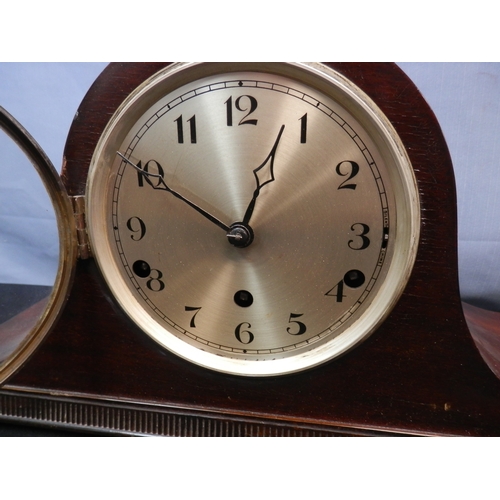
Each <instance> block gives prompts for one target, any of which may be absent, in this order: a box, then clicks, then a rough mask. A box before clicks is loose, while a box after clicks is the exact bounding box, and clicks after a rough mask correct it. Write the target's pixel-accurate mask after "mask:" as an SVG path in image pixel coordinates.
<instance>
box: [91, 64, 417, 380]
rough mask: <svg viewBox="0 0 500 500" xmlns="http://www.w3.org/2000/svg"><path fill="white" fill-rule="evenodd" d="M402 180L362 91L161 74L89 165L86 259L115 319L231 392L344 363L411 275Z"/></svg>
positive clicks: (253, 71)
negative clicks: (218, 378) (90, 255)
mask: <svg viewBox="0 0 500 500" xmlns="http://www.w3.org/2000/svg"><path fill="white" fill-rule="evenodd" d="M418 214H419V207H418V196H417V190H416V184H415V179H414V176H413V170H412V167H411V165H410V163H409V160H408V158H407V156H406V154H405V152H404V147H403V146H402V144H401V143H400V140H399V139H398V137H397V135H396V133H395V131H394V130H393V128H392V126H391V125H390V124H389V122H388V121H387V120H386V119H385V117H384V116H383V115H382V113H381V112H380V111H379V110H378V108H377V107H376V106H375V104H373V102H372V101H370V99H369V98H368V97H367V96H365V95H364V94H363V93H362V92H361V91H360V90H359V89H358V88H356V87H355V86H354V85H352V84H351V83H350V82H348V81H347V80H346V79H345V78H343V77H342V76H341V75H339V74H337V73H335V72H334V71H333V70H331V69H329V68H327V67H325V66H322V65H298V64H297V65H285V64H284V65H262V66H259V65H241V66H238V65H234V64H233V65H224V64H222V65H205V64H180V65H173V66H171V67H168V68H167V69H165V70H164V71H162V72H160V73H158V74H156V75H155V76H153V77H152V78H151V79H150V80H148V81H147V82H145V83H144V84H143V85H142V86H141V87H140V88H138V89H137V90H136V91H135V92H134V93H133V94H132V95H131V96H130V97H129V99H127V100H126V101H125V103H124V104H123V105H122V107H121V108H120V109H119V110H118V111H117V113H116V114H115V115H114V117H113V118H112V119H111V121H110V123H109V124H108V126H107V128H106V130H105V131H104V134H103V136H102V138H101V140H100V142H99V144H98V147H97V149H96V151H95V153H94V157H93V160H92V164H91V167H90V174H89V180H88V189H87V218H88V229H89V234H90V238H91V244H92V248H93V251H94V254H95V256H96V258H97V260H98V263H99V266H100V268H101V270H102V272H103V274H104V276H105V278H106V280H107V282H108V284H109V286H110V289H111V291H112V293H113V294H114V296H115V297H116V299H117V300H118V302H119V303H120V305H121V306H122V308H123V309H124V310H125V311H126V312H127V313H128V315H129V316H130V317H131V318H132V319H133V320H134V321H135V322H136V323H137V325H138V326H139V327H140V328H141V329H142V330H144V332H146V333H147V334H148V335H150V336H151V337H152V338H153V339H154V340H156V341H157V342H158V343H159V344H161V345H162V346H164V347H165V348H167V349H169V350H171V351H173V352H174V353H176V354H178V355H180V356H182V357H183V358H185V359H187V360H189V361H191V362H194V363H196V364H199V365H202V366H205V367H207V368H211V369H214V370H218V371H222V372H227V373H233V374H239V375H254V376H258V375H276V374H284V373H291V372H295V371H299V370H303V369H306V368H308V367H311V366H315V365H318V364H320V363H322V362H325V361H327V360H330V359H332V358H334V357H336V356H338V355H340V354H342V353H344V352H345V351H347V350H349V349H350V348H352V347H353V346H355V345H356V344H358V343H359V342H360V341H362V340H363V339H365V338H366V337H367V336H368V335H369V334H371V333H372V332H373V331H374V330H375V329H376V327H377V326H378V325H379V324H380V323H381V322H382V321H383V319H384V318H385V317H386V316H387V314H388V313H389V311H390V309H391V308H392V307H393V305H394V304H395V303H396V301H397V299H398V297H399V296H400V294H401V293H402V290H403V288H404V286H405V284H406V281H407V279H408V276H409V273H410V271H411V267H412V265H413V261H414V257H415V253H416V244H417V240H418V228H419V218H418V217H419V215H418Z"/></svg>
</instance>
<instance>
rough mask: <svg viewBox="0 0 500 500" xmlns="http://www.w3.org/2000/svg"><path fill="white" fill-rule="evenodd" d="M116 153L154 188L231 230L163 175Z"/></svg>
mask: <svg viewBox="0 0 500 500" xmlns="http://www.w3.org/2000/svg"><path fill="white" fill-rule="evenodd" d="M116 154H117V155H118V156H119V157H120V158H121V159H122V160H123V161H124V162H125V163H127V164H128V165H130V166H132V167H134V168H135V169H136V170H137V171H138V172H140V173H141V174H142V176H143V178H144V179H145V180H146V182H147V183H148V184H149V185H150V186H151V187H152V188H153V189H159V190H162V191H168V192H169V193H171V194H172V195H173V196H175V197H176V198H179V200H182V201H183V202H184V203H187V204H188V205H189V206H190V207H191V208H194V209H195V210H196V211H197V212H198V213H200V214H201V215H203V217H205V218H207V219H208V220H209V221H210V222H213V223H214V224H215V225H216V226H218V227H220V228H221V229H224V231H226V233H228V232H229V231H230V227H229V226H227V225H226V224H224V222H222V221H220V220H219V219H217V217H215V216H213V215H212V214H210V213H208V212H207V211H206V210H204V209H203V208H201V207H199V206H198V205H196V204H195V203H193V202H192V201H189V200H188V199H187V198H185V197H184V196H182V194H180V193H178V192H177V191H174V190H173V189H170V188H169V187H168V186H167V184H166V182H165V180H164V179H163V175H161V174H152V173H151V174H150V173H149V172H145V171H144V170H143V169H142V168H140V167H138V166H137V165H136V164H135V163H133V162H132V161H130V160H129V159H128V158H126V157H125V156H123V155H122V154H121V153H120V152H119V151H117V152H116ZM150 177H151V178H153V179H156V182H152V180H151V179H150Z"/></svg>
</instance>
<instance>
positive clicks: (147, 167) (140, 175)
mask: <svg viewBox="0 0 500 500" xmlns="http://www.w3.org/2000/svg"><path fill="white" fill-rule="evenodd" d="M136 166H137V168H138V169H140V170H141V171H139V170H137V184H138V186H139V187H143V186H144V177H146V176H145V174H144V173H143V172H145V173H146V174H149V173H151V174H155V175H160V176H161V178H163V176H164V175H165V173H164V171H163V167H162V166H161V165H160V164H159V163H158V162H157V161H156V160H149V161H147V162H146V163H145V165H144V168H142V162H140V161H139V163H137V165H136ZM150 166H152V167H154V168H153V172H150ZM161 178H157V177H147V179H148V181H149V182H151V183H154V182H156V187H158V186H159V185H160V183H161Z"/></svg>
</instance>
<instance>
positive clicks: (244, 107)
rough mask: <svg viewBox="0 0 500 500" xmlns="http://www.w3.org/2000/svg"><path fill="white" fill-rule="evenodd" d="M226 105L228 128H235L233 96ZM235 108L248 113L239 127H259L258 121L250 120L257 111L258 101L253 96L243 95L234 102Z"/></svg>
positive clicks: (239, 123)
mask: <svg viewBox="0 0 500 500" xmlns="http://www.w3.org/2000/svg"><path fill="white" fill-rule="evenodd" d="M247 100H248V103H247ZM224 104H225V105H226V123H227V126H228V127H232V126H233V97H232V96H231V97H230V98H229V99H228V100H227V101H226V102H225V103H224ZM234 107H235V108H236V110H237V111H241V112H242V113H245V112H246V111H248V113H246V115H245V116H244V117H243V118H242V119H241V120H240V121H239V122H238V125H257V120H256V119H250V120H247V119H246V118H248V117H249V116H250V115H251V114H252V113H253V112H254V111H255V110H256V109H257V99H255V97H253V96H251V95H241V96H240V97H238V98H237V99H236V100H235V101H234Z"/></svg>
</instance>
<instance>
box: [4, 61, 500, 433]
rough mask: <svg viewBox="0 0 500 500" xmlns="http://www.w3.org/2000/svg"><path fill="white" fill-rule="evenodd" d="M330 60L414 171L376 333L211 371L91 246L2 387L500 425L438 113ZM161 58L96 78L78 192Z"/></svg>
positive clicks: (83, 130) (251, 410)
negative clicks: (409, 229)
mask: <svg viewBox="0 0 500 500" xmlns="http://www.w3.org/2000/svg"><path fill="white" fill-rule="evenodd" d="M332 66H333V67H334V68H335V69H337V70H338V71H340V72H341V73H343V74H345V75H346V76H347V77H348V78H350V79H351V80H352V81H354V83H356V84H357V85H358V86H359V87H361V88H362V89H363V90H364V91H365V92H366V93H367V94H368V95H369V96H370V97H371V98H372V99H373V100H374V101H375V102H376V103H377V104H378V105H379V106H380V108H381V109H382V111H384V113H385V114H386V115H387V116H388V118H389V119H390V120H391V122H392V124H393V125H394V127H395V128H396V130H397V132H398V133H399V135H400V137H401V138H402V140H403V142H404V144H405V146H406V148H407V152H408V154H409V156H410V159H411V162H412V164H413V167H414V169H415V175H416V177H417V181H418V187H419V193H420V201H421V207H422V231H421V241H420V246H419V251H418V255H417V261H416V264H415V268H414V271H413V273H412V276H411V278H410V281H409V283H408V286H407V287H406V290H405V292H404V294H403V296H402V298H401V300H400V301H399V303H398V304H397V306H396V307H395V309H394V310H393V312H392V313H391V314H390V316H389V317H388V319H387V320H386V321H385V323H384V324H383V325H382V326H381V327H380V328H379V329H378V330H377V332H375V333H374V334H373V335H372V336H371V337H370V338H369V339H368V340H366V341H365V342H364V343H363V344H362V345H361V346H359V347H357V348H356V349H354V350H353V351H351V352H349V353H348V354H346V355H344V356H343V357H342V358H340V359H336V360H333V361H331V362H329V363H326V364H324V365H322V366H320V367H317V368H314V369H311V370H308V371H305V372H302V373H299V374H294V375H288V376H283V377H265V378H245V377H236V376H228V375H223V374H219V373H215V372H212V371H209V370H206V369H203V368H200V367H197V366H194V365H192V364H190V363H188V362H185V361H183V360H181V359H179V358H178V357H176V356H175V355H173V354H171V353H169V352H166V351H165V350H163V349H161V348H160V347H159V346H158V345H156V343H154V342H153V341H152V340H150V339H149V338H148V337H147V336H146V335H145V334H143V333H142V332H140V331H139V330H138V329H137V328H136V327H135V326H134V325H133V324H132V323H131V322H130V321H129V320H128V319H127V318H126V317H125V315H124V314H123V313H122V312H121V310H120V309H119V307H118V306H117V305H116V304H115V302H114V300H113V298H112V297H111V295H110V293H109V291H108V289H107V287H106V285H105V284H104V282H103V279H102V277H101V275H100V273H99V271H98V269H97V267H96V264H95V262H94V261H93V260H92V259H90V260H87V261H79V262H78V265H77V270H76V276H75V282H74V286H73V288H72V291H71V295H70V298H69V301H68V304H67V306H66V309H65V311H64V313H63V315H62V317H61V319H60V321H59V322H58V324H57V325H56V327H55V328H54V330H53V332H52V333H51V334H50V335H49V336H48V338H47V340H46V341H45V342H44V344H43V345H42V347H41V348H40V349H39V350H38V352H37V353H36V354H35V355H34V356H33V357H32V359H31V360H30V361H29V362H28V363H27V364H26V366H25V367H24V368H23V369H22V370H21V371H19V373H18V374H17V375H15V377H14V378H13V379H12V380H11V381H10V382H9V385H8V387H7V389H8V390H9V391H14V392H15V391H33V392H38V393H42V394H52V395H58V394H60V395H64V396H65V397H67V396H71V397H73V398H78V397H86V398H90V399H96V400H101V401H109V402H110V403H109V404H113V402H124V401H126V402H133V403H134V404H136V403H137V404H144V405H148V407H150V408H154V409H158V410H161V411H167V412H168V411H173V409H175V410H176V411H177V410H179V409H182V411H184V412H187V413H188V414H189V413H193V414H194V413H196V414H199V413H200V412H201V413H203V414H205V415H215V416H216V417H215V418H223V417H224V418H226V417H227V418H239V419H243V420H245V419H249V420H251V419H255V418H256V419H264V420H266V421H274V422H282V423H284V424H286V425H288V426H291V427H299V428H300V427H301V426H320V427H322V428H332V429H333V428H335V429H346V430H348V431H352V432H353V433H356V432H357V431H360V430H363V431H364V430H368V431H374V432H375V431H387V432H392V433H408V434H426V435H433V434H444V435H448V434H451V435H453V434H457V435H500V404H498V402H499V401H500V381H499V380H498V379H497V378H496V377H495V375H494V374H493V372H492V371H491V370H490V369H489V368H488V366H487V364H486V363H485V362H484V360H483V359H482V357H481V355H480V353H479V351H478V349H477V347H476V345H475V343H474V340H473V339H472V336H471V334H470V332H469V330H468V328H467V325H466V322H465V319H464V315H463V312H462V305H461V302H460V296H459V289H458V271H457V224H456V197H455V186H454V177H453V169H452V165H451V160H450V157H449V153H448V150H447V147H446V144H445V141H444V139H443V137H442V134H441V131H440V128H439V126H438V124H437V121H436V119H435V117H434V115H433V113H432V111H431V110H430V109H429V108H428V106H427V104H426V103H425V101H424V100H423V98H422V97H421V95H420V93H419V92H418V91H417V89H416V88H415V87H414V85H413V84H412V83H411V81H410V80H409V79H408V78H407V77H406V75H404V73H403V72H402V71H401V70H399V69H398V68H397V67H396V66H395V65H392V64H382V65H380V64H357V63H355V64H348V63H335V64H332ZM160 67H161V65H160V64H152V65H150V64H144V65H127V66H124V65H121V64H117V65H112V66H110V67H109V68H108V69H107V70H106V71H105V72H104V73H103V75H102V76H101V77H100V78H99V80H98V81H97V82H96V84H95V85H94V86H93V87H92V88H91V90H90V91H89V94H88V97H87V98H86V99H85V101H84V102H83V103H82V106H81V108H80V110H79V113H78V117H77V119H76V120H75V122H74V123H73V126H72V128H71V131H70V134H69V137H68V142H67V146H66V151H65V157H66V164H65V167H64V175H63V177H64V182H65V184H66V186H67V188H68V191H69V192H70V194H73V195H74V194H83V193H84V187H85V181H86V171H87V168H88V163H89V159H90V157H91V155H92V152H93V149H94V147H95V144H96V141H97V138H98V136H99V134H100V132H101V131H102V129H103V127H104V125H105V123H106V121H107V119H108V118H109V116H110V115H111V114H112V112H113V110H114V109H115V108H116V107H117V106H118V105H119V104H120V102H121V101H122V99H123V98H124V97H125V96H126V95H127V94H128V92H130V90H131V89H132V88H133V87H135V86H136V85H137V84H138V83H140V81H142V80H143V79H144V78H146V77H147V76H149V75H150V74H152V73H153V72H155V71H157V70H158V68H160Z"/></svg>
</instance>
